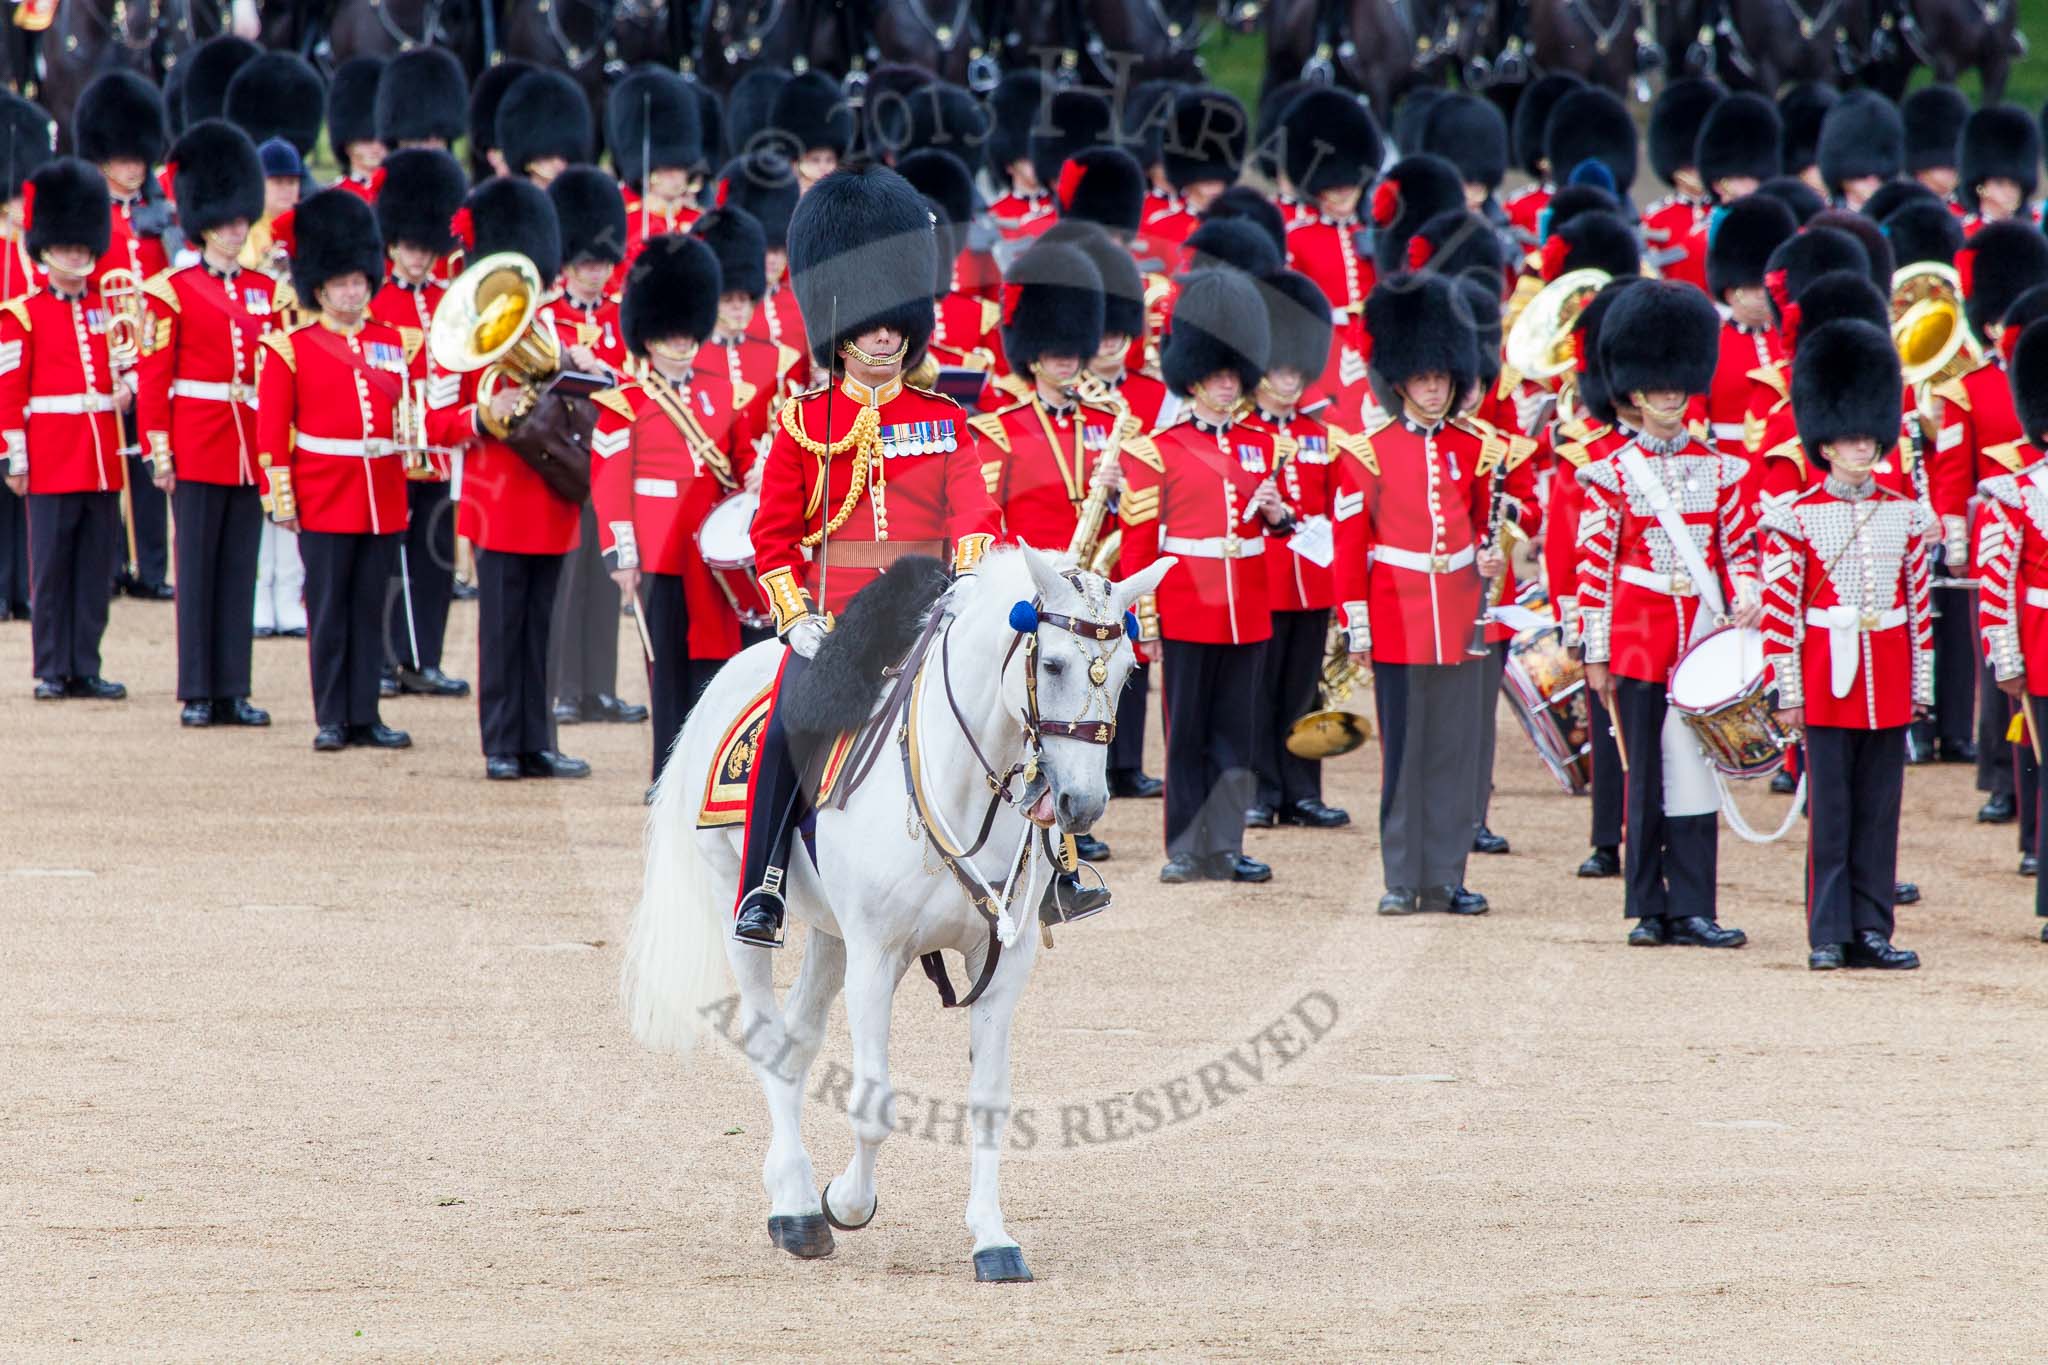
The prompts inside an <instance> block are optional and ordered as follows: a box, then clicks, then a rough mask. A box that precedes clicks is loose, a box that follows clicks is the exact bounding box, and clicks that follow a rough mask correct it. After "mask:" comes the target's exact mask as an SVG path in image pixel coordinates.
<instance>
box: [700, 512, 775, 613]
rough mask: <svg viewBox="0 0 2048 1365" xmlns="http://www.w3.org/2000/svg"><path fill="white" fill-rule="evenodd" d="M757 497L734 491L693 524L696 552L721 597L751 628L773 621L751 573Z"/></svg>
mask: <svg viewBox="0 0 2048 1365" xmlns="http://www.w3.org/2000/svg"><path fill="white" fill-rule="evenodd" d="M760 504H761V499H760V498H758V497H756V496H755V495H754V494H752V493H735V494H733V495H732V496H731V497H729V498H727V499H725V501H723V502H721V503H719V504H718V505H717V506H716V507H714V508H712V509H711V510H710V511H709V512H707V513H705V514H704V524H703V525H702V526H699V527H698V528H697V553H698V554H699V555H701V556H702V557H703V559H704V567H705V568H707V569H709V570H711V577H712V579H713V580H714V581H715V582H716V583H717V584H718V590H719V591H720V592H722V593H724V594H725V600H726V601H728V602H730V603H731V604H732V609H733V612H734V613H735V614H736V615H737V616H738V617H739V618H740V624H741V625H743V626H751V627H753V628H755V629H761V628H764V627H768V626H772V625H774V624H775V613H774V612H772V611H770V610H769V609H768V595H767V594H766V593H764V592H762V591H761V581H760V580H759V579H758V578H756V577H754V541H753V537H752V535H751V534H750V532H751V528H752V526H753V524H754V509H755V508H756V507H758V506H760Z"/></svg>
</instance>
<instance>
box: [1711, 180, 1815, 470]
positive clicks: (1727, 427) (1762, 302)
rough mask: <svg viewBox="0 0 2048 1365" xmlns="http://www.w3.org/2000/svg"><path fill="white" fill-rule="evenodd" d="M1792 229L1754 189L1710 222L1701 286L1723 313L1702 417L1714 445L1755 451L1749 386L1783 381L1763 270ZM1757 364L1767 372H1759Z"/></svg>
mask: <svg viewBox="0 0 2048 1365" xmlns="http://www.w3.org/2000/svg"><path fill="white" fill-rule="evenodd" d="M1798 231H1799V225H1798V223H1796V222H1794V221H1793V218H1792V210H1790V209H1788V208H1786V207H1785V205H1784V203H1783V202H1782V201H1780V200H1777V199H1773V198H1770V197H1769V196H1768V195H1760V194H1759V195H1751V196H1750V197H1749V198H1747V199H1741V200H1738V201H1736V202H1735V203H1734V204H1731V205H1730V206H1729V207H1728V208H1726V209H1724V210H1722V212H1721V221H1720V223H1719V225H1718V226H1716V227H1715V229H1714V240H1713V244H1712V246H1710V247H1709V248H1708V251H1707V292H1708V293H1709V294H1711V295H1713V297H1714V299H1715V301H1716V302H1718V303H1720V304H1721V305H1722V306H1723V307H1725V308H1726V309H1727V315H1726V316H1725V317H1724V318H1723V319H1722V322H1721V348H1720V359H1719V360H1718V361H1717V362H1716V363H1715V365H1714V387H1713V388H1711V389H1709V390H1708V391H1707V425H1708V430H1709V431H1710V433H1711V434H1712V436H1713V440H1714V446H1715V448H1716V449H1717V450H1719V451H1720V452H1721V453H1722V454H1723V455H1736V456H1747V455H1750V454H1752V453H1753V452H1754V446H1753V444H1752V440H1751V432H1752V429H1753V428H1752V425H1751V422H1750V421H1745V418H1746V417H1747V416H1748V414H1749V410H1750V404H1751V399H1752V397H1753V391H1754V389H1755V386H1756V385H1757V384H1758V383H1760V382H1762V383H1771V384H1773V385H1774V386H1775V385H1776V384H1780V383H1782V381H1780V380H1777V378H1776V376H1777V375H1778V373H1779V371H1778V370H1777V369H1776V368H1775V367H1776V365H1777V362H1779V361H1781V360H1783V359H1784V358H1785V344H1784V338H1783V337H1782V336H1781V335H1780V334H1779V332H1778V328H1777V322H1776V318H1775V317H1774V315H1773V313H1772V310H1771V297H1770V294H1769V293H1768V292H1767V291H1766V290H1765V288H1764V274H1765V271H1766V268H1767V264H1768V262H1769V261H1770V259H1771V253H1772V252H1774V251H1776V250H1777V249H1778V247H1779V246H1781V245H1782V244H1783V243H1785V242H1787V241H1789V240H1791V238H1792V235H1793V234H1794V233H1796V232H1798ZM1759 371H1762V372H1765V373H1768V374H1770V375H1771V376H1772V379H1771V380H1763V379H1761V378H1760V376H1759ZM1779 392H1781V393H1782V389H1780V390H1779ZM1752 420H1754V419H1752ZM1759 434H1760V433H1759Z"/></svg>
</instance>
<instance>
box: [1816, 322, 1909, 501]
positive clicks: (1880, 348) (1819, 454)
mask: <svg viewBox="0 0 2048 1365" xmlns="http://www.w3.org/2000/svg"><path fill="white" fill-rule="evenodd" d="M1903 397H1904V394H1903V384H1902V381H1901V379H1900V375H1899V353H1898V351H1897V349H1896V348H1894V347H1893V345H1892V338H1891V333H1890V332H1888V331H1887V330H1885V328H1883V327H1881V326H1878V325H1877V324H1875V323H1871V322H1865V321H1863V320H1861V319H1857V318H1843V319H1840V320H1838V321H1835V322H1829V323H1824V324H1822V325H1821V326H1819V327H1816V328H1814V329H1813V330H1812V331H1811V332H1808V333H1806V335H1805V336H1803V337H1802V338H1801V339H1800V342H1799V353H1798V354H1797V355H1796V356H1794V357H1793V360H1792V416H1793V418H1794V419H1795V420H1796V421H1797V422H1798V424H1799V443H1800V444H1801V445H1803V446H1805V447H1806V458H1808V459H1809V460H1812V461H1813V462H1814V463H1815V464H1818V465H1821V466H1823V467H1825V466H1826V464H1827V454H1826V452H1825V451H1824V450H1823V449H1822V448H1823V447H1824V446H1826V445H1827V444H1828V443H1829V442H1831V441H1840V440H1844V439H1846V438H1849V437H1855V436H1874V437H1876V438H1877V448H1878V450H1879V451H1880V452H1883V451H1887V450H1890V449H1891V448H1892V447H1893V446H1894V445H1896V444H1898V439H1899V413H1900V402H1901V399H1902V398H1903Z"/></svg>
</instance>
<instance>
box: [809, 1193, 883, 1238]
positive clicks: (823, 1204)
mask: <svg viewBox="0 0 2048 1365" xmlns="http://www.w3.org/2000/svg"><path fill="white" fill-rule="evenodd" d="M818 1207H819V1208H821V1209H823V1210H824V1211H825V1221H826V1222H828V1223H830V1224H831V1225H832V1226H833V1227H835V1228H838V1229H839V1230H840V1231H841V1232H859V1231H860V1230H861V1229H862V1228H864V1227H866V1226H867V1225H868V1224H870V1223H872V1222H874V1221H875V1211H876V1210H877V1209H880V1208H881V1207H882V1201H881V1200H880V1199H879V1198H878V1199H876V1200H875V1207H874V1208H872V1209H869V1210H868V1216H867V1217H865V1218H863V1219H861V1220H860V1221H859V1222H858V1223H843V1222H841V1221H840V1220H839V1215H838V1214H836V1213H834V1212H832V1182H831V1181H829V1180H828V1181H826V1182H825V1188H824V1189H822V1190H819V1191H818Z"/></svg>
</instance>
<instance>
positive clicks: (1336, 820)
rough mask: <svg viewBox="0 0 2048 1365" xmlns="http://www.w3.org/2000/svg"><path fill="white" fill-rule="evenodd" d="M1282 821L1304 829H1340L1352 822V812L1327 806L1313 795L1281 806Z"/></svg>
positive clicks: (1284, 823)
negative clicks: (1289, 804)
mask: <svg viewBox="0 0 2048 1365" xmlns="http://www.w3.org/2000/svg"><path fill="white" fill-rule="evenodd" d="M1280 823H1281V824H1283V825H1300V826H1302V827H1303V828H1304V829H1340V828H1342V827H1343V826H1345V825H1348V824H1350V823H1351V812H1350V811H1348V810H1339V809H1338V808H1337V807H1335V806H1326V805H1324V804H1323V803H1322V802H1321V801H1318V800H1316V798H1314V797H1313V796H1311V797H1306V798H1304V799H1302V800H1300V801H1296V802H1295V803H1294V804H1293V805H1291V806H1282V807H1281V808H1280Z"/></svg>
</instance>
